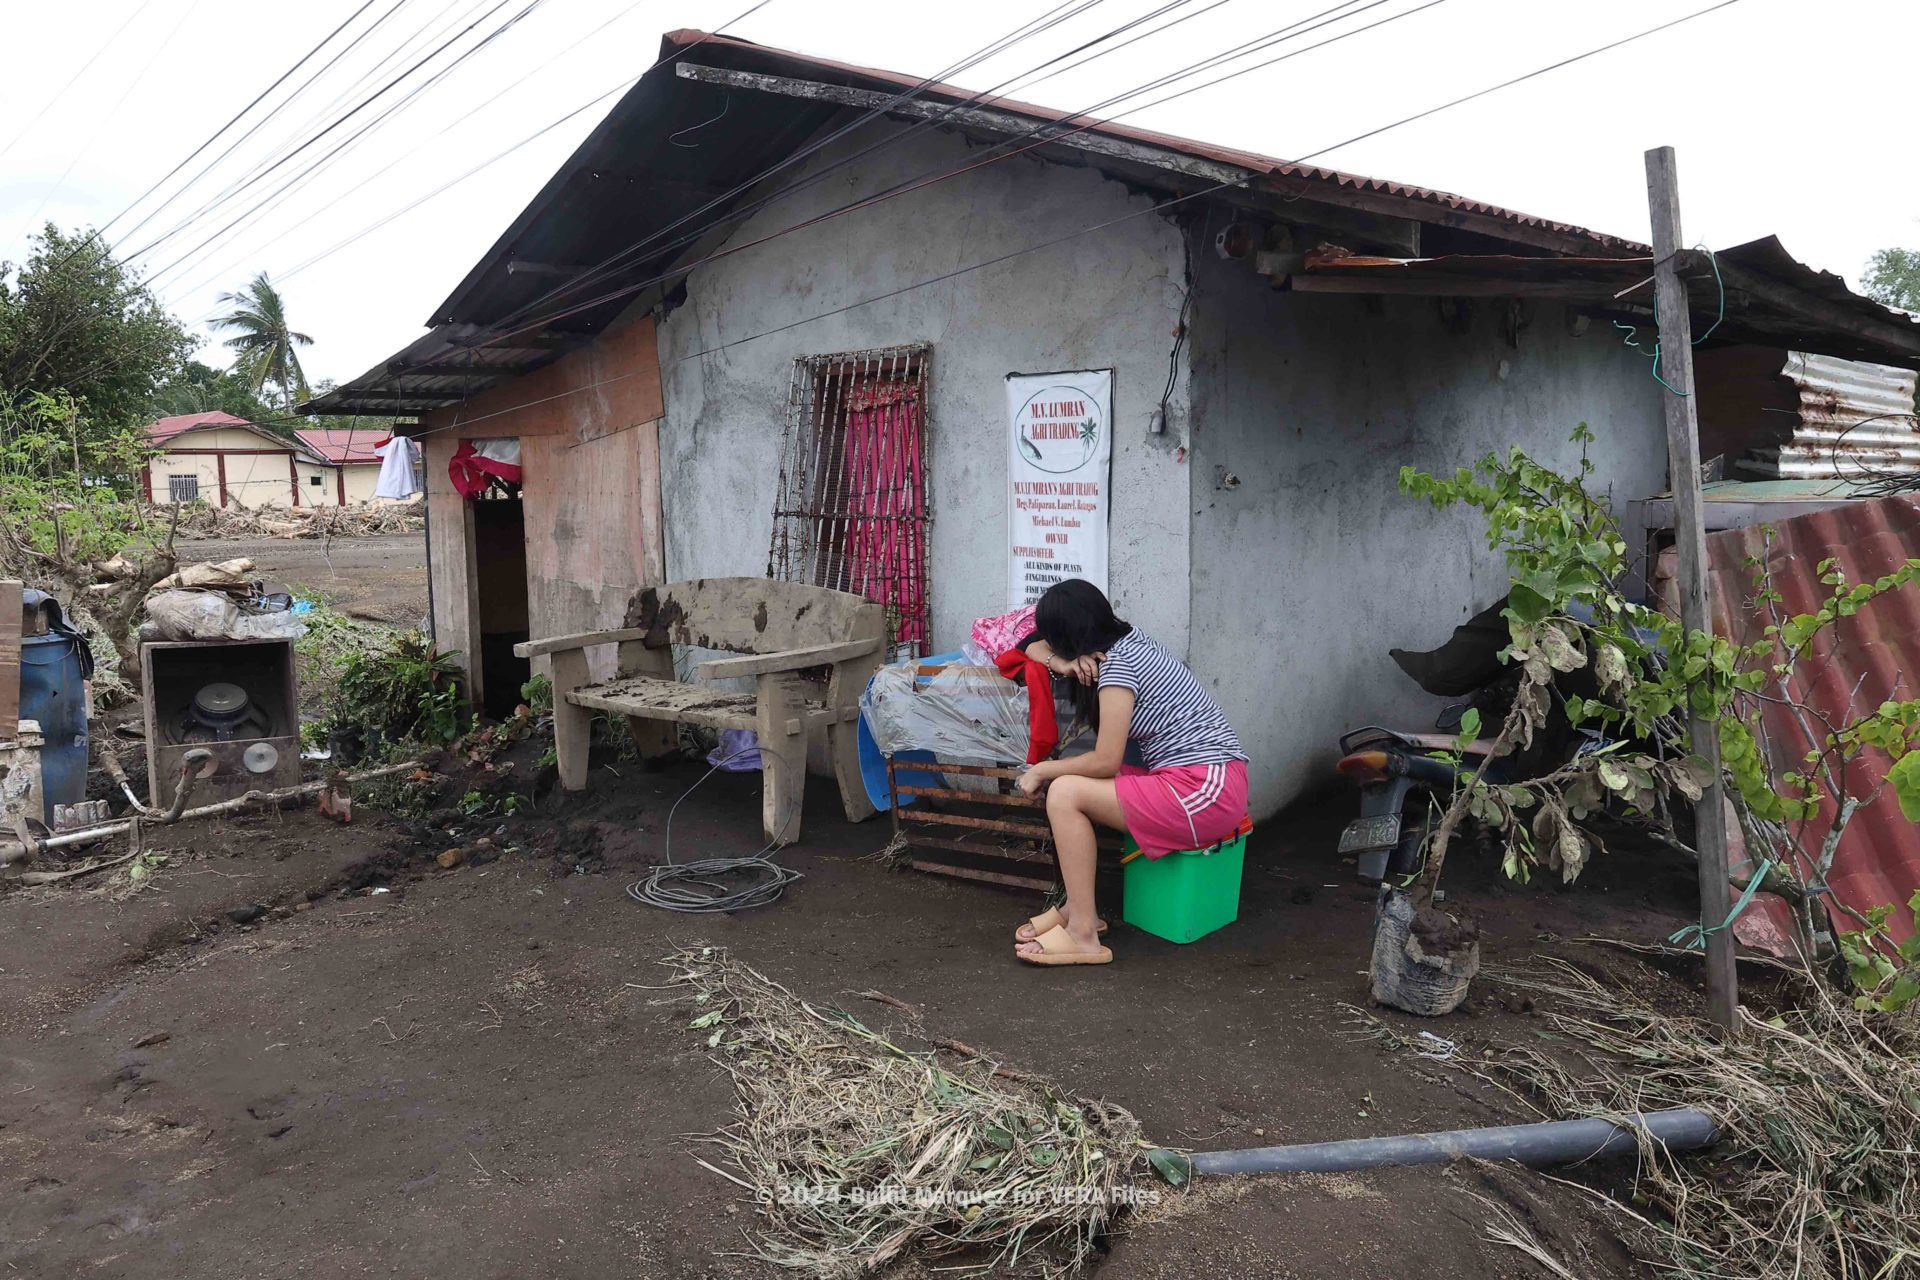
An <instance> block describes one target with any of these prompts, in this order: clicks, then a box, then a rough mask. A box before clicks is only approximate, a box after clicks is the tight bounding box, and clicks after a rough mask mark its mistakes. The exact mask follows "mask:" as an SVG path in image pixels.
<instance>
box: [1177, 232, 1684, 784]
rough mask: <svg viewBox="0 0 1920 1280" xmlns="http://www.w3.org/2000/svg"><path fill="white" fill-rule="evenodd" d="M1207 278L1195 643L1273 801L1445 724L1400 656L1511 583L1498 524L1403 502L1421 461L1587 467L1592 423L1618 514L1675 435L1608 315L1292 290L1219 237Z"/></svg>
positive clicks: (1432, 640)
mask: <svg viewBox="0 0 1920 1280" xmlns="http://www.w3.org/2000/svg"><path fill="white" fill-rule="evenodd" d="M1196 273H1197V275H1198V286H1197V292H1196V305H1195V315H1194V331H1193V342H1194V347H1193V394H1192V413H1193V420H1194V424H1195V426H1194V431H1193V457H1192V463H1193V465H1192V468H1191V475H1190V480H1191V485H1192V491H1191V492H1192V499H1193V511H1194V518H1193V533H1192V555H1193V574H1192V592H1193V598H1192V618H1193V623H1192V644H1191V647H1190V656H1191V661H1192V665H1193V667H1194V669H1195V671H1196V673H1198V674H1199V675H1200V677H1201V679H1202V680H1204V681H1205V682H1206V683H1207V684H1208V685H1210V686H1211V687H1212V688H1213V689H1214V691H1215V693H1216V694H1217V696H1219V698H1220V700H1221V702H1222V704H1223V705H1224V706H1225V707H1226V709H1227V713H1228V715H1229V717H1230V718H1231V719H1232V721H1233V723H1234V725H1235V726H1236V727H1237V728H1238V729H1239V731H1240V735H1241V737H1242V739H1243V740H1244V741H1245V744H1246V746H1247V749H1248V752H1249V754H1250V755H1252V756H1253V759H1254V766H1253V769H1252V771H1251V777H1252V783H1253V809H1254V812H1255V814H1256V815H1264V814H1268V813H1271V812H1272V811H1273V810H1275V809H1277V808H1278V807H1280V806H1281V805H1283V804H1285V803H1286V802H1287V801H1289V800H1291V799H1293V798H1295V797H1296V796H1298V795H1300V794H1302V793H1303V792H1304V791H1306V790H1309V789H1312V788H1314V787H1316V786H1319V785H1324V784H1326V783H1327V782H1329V781H1331V779H1332V775H1331V764H1332V762H1333V759H1334V756H1335V751H1334V743H1335V739H1336V738H1337V737H1338V736H1339V734H1340V733H1342V732H1343V731H1345V730H1347V729H1349V728H1353V727H1356V726H1358V725H1361V724H1366V723H1371V722H1379V723H1387V724H1403V725H1407V726H1409V727H1412V728H1427V727H1428V726H1430V725H1431V723H1432V719H1433V716H1434V714H1435V711H1436V710H1437V708H1438V705H1439V700H1437V699H1434V698H1431V697H1429V696H1428V695H1426V694H1424V693H1422V692H1421V691H1420V690H1419V688H1418V687H1417V686H1416V685H1414V683H1413V682H1412V681H1411V680H1409V679H1407V677H1406V676H1404V675H1403V674H1402V673H1401V672H1400V669H1399V668H1398V667H1396V666H1395V665H1394V664H1393V661H1392V659H1390V658H1389V657H1388V656H1387V650H1388V649H1390V648H1408V649H1426V648H1431V647H1433V646H1435V645H1438V644H1440V643H1441V642H1442V641H1444V640H1445V639H1446V638H1447V636H1448V634H1449V633H1450V632H1451V630H1452V629H1453V627H1454V626H1456V625H1457V624H1458V623H1460V622H1461V621H1463V620H1464V619H1465V618H1467V617H1468V616H1470V615H1471V614H1473V613H1474V612H1476V611H1478V610H1479V609H1481V608H1484V607H1485V606H1486V605H1488V604H1490V603H1492V602H1493V601H1494V600H1496V599H1498V598H1499V596H1500V595H1501V594H1502V593H1503V592H1504V591H1505V589H1506V576H1505V572H1504V569H1503V567H1502V564H1501V562H1500V559H1499V557H1498V556H1496V555H1495V554H1494V553H1492V552H1490V551H1489V550H1488V549H1487V545H1486V538H1485V534H1484V531H1483V526H1482V525H1481V524H1480V523H1479V522H1478V521H1477V520H1475V519H1474V518H1473V517H1472V516H1471V515H1470V514H1467V513H1463V512H1458V511H1455V512H1449V513H1439V512H1436V511H1434V510H1433V508H1432V507H1431V506H1430V505H1429V504H1427V503H1426V502H1424V501H1415V500H1413V499H1410V498H1407V497H1404V496H1402V495H1401V493H1400V492H1399V489H1398V485H1397V479H1398V474H1399V470H1400V467H1401V466H1402V465H1404V464H1409V463H1410V464H1412V465H1414V466H1418V467H1421V468H1423V469H1425V470H1428V471H1449V472H1450V471H1452V470H1453V469H1454V468H1456V467H1460V466H1468V465H1471V464H1472V463H1473V462H1474V461H1476V460H1477V459H1479V458H1480V457H1482V456H1484V455H1485V454H1487V453H1489V452H1492V451H1495V450H1499V451H1504V450H1506V449H1507V447H1508V446H1510V445H1519V446H1521V447H1522V448H1524V449H1526V450H1527V451H1528V452H1529V453H1530V454H1532V455H1533V456H1534V457H1535V458H1537V459H1539V460H1540V461H1542V462H1544V463H1547V464H1549V465H1553V466H1558V467H1570V466H1572V465H1573V464H1574V463H1575V462H1576V461H1577V459H1578V450H1577V448H1576V447H1575V446H1572V445H1570V444H1569V443H1568V441H1567V437H1568V435H1569V434H1570V433H1571V432H1572V431H1573V429H1574V426H1575V424H1576V423H1579V422H1581V421H1585V422H1587V423H1589V424H1590V425H1591V426H1592V428H1593V430H1594V431H1595V433H1596V434H1597V435H1598V437H1599V439H1598V441H1597V442H1596V443H1595V444H1594V446H1593V448H1592V453H1591V456H1592V457H1593V460H1594V461H1595V463H1596V464H1597V467H1598V470H1597V473H1596V483H1597V484H1598V486H1600V487H1601V488H1604V489H1608V490H1609V491H1610V492H1611V494H1612V497H1613V499H1614V501H1615V503H1616V508H1618V506H1619V504H1623V503H1625V502H1626V501H1628V500H1630V499H1633V498H1638V497H1644V496H1646V495H1647V494H1650V493H1654V492H1657V491H1658V490H1659V489H1660V488H1661V487H1662V486H1663V484H1664V478H1665V474H1666V445H1665V435H1664V431H1663V427H1662V423H1661V416H1660V415H1661V406H1660V401H1659V390H1658V387H1657V386H1656V384H1655V383H1654V381H1653V379H1652V378H1651V377H1649V376H1648V366H1647V362H1646V360H1645V359H1644V357H1641V356H1638V355H1635V354H1634V353H1631V352H1629V351H1627V350H1625V349H1624V348H1623V347H1622V346H1621V344H1620V342H1619V340H1618V338H1617V337H1616V336H1614V334H1613V332H1612V330H1611V329H1608V328H1606V327H1605V326H1597V327H1595V328H1593V329H1592V330H1590V331H1589V332H1587V333H1586V334H1585V335H1584V336H1581V337H1574V336H1572V335H1571V334H1570V333H1569V331H1568V328H1567V323H1566V316H1565V312H1564V309H1563V308H1562V307H1561V306H1560V305H1558V304H1555V303H1545V302H1542V303H1539V304H1537V305H1536V306H1535V308H1534V315H1533V318H1532V321H1531V323H1530V324H1529V325H1528V327H1527V328H1525V329H1524V330H1523V331H1522V332H1521V333H1520V334H1519V339H1518V342H1519V345H1518V346H1517V348H1516V347H1513V346H1510V345H1508V342H1507V340H1506V338H1505V337H1504V336H1503V334H1502V332H1501V328H1502V326H1501V316H1502V314H1503V313H1504V310H1505V305H1506V304H1505V303H1504V302H1501V301H1497V300H1483V301H1481V302H1479V304H1478V306H1477V310H1476V312H1475V315H1474V318H1473V321H1472V324H1471V327H1470V329H1469V330H1468V332H1466V333H1464V334H1456V333H1454V332H1451V331H1449V329H1448V328H1447V327H1446V326H1444V325H1443V324H1442V323H1441V320H1440V318H1439V315H1438V313H1437V308H1436V304H1435V302H1434V300H1433V299H1430V298H1404V299H1396V298H1389V299H1386V300H1384V305H1381V304H1373V305H1372V306H1371V307H1370V306H1369V304H1368V303H1367V302H1366V301H1364V300H1362V299H1360V298H1351V297H1340V296H1328V295H1309V294H1296V293H1290V292H1284V293H1283V292H1276V291H1275V290H1273V289H1272V288H1271V287H1270V285H1269V284H1268V282H1267V281H1266V280H1264V279H1261V278H1260V277H1258V276H1256V275H1255V274H1254V273H1253V272H1252V271H1251V270H1249V269H1248V268H1247V266H1246V265H1245V264H1243V263H1238V262H1222V261H1221V260H1219V259H1218V258H1217V257H1215V256H1214V255H1213V254H1212V253H1211V252H1210V251H1208V252H1204V253H1200V254H1196ZM1223 471H1224V472H1225V473H1230V475H1228V476H1226V477H1223V475H1222V473H1223Z"/></svg>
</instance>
